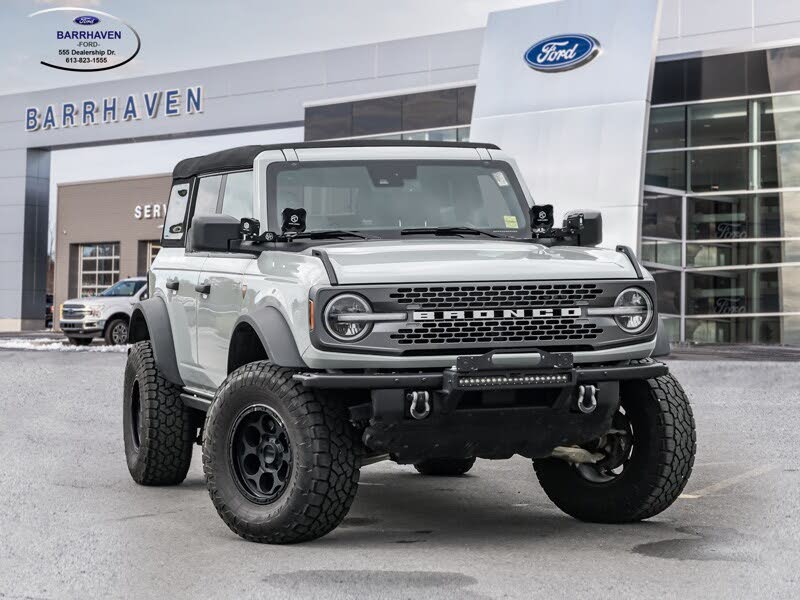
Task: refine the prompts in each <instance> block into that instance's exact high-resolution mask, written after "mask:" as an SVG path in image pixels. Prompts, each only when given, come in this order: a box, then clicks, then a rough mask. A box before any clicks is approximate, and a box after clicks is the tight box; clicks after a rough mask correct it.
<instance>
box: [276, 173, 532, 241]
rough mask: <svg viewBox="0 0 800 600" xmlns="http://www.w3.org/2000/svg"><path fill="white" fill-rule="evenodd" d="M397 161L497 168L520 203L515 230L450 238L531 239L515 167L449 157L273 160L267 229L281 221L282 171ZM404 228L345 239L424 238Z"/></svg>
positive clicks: (369, 231)
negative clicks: (278, 197) (519, 224)
mask: <svg viewBox="0 0 800 600" xmlns="http://www.w3.org/2000/svg"><path fill="white" fill-rule="evenodd" d="M398 163H401V164H402V163H405V164H409V163H411V164H414V165H418V166H419V165H423V166H436V165H441V166H469V167H484V168H487V169H493V170H497V171H502V172H503V174H504V175H505V177H506V179H507V181H508V183H509V185H510V187H511V189H512V190H513V192H514V195H515V197H516V198H517V201H518V202H519V206H520V209H521V212H522V224H521V226H520V227H519V228H518V229H507V228H476V229H478V230H479V231H485V232H489V233H492V234H495V235H496V236H497V238H491V237H488V236H487V237H483V236H476V235H463V234H455V233H454V234H452V235H453V237H468V238H470V239H473V240H474V239H484V240H491V239H502V238H508V239H510V240H530V239H531V226H530V205H529V204H528V198H527V196H526V195H525V192H524V191H523V189H522V186H521V185H520V182H519V180H518V178H517V174H516V172H515V171H514V168H513V167H512V166H511V164H510V163H508V162H507V161H504V160H463V159H462V160H452V159H450V160H448V159H416V158H414V159H406V158H402V159H366V158H365V159H347V160H313V161H293V162H273V163H271V164H270V165H268V166H267V170H266V171H267V173H266V175H267V177H266V184H267V185H266V191H267V207H266V210H267V212H266V214H267V223H268V228H269V230H270V231H278V232H279V231H280V230H281V223H280V215H279V214H278V209H277V192H278V175H279V174H280V173H281V172H284V171H296V170H301V169H303V168H314V167H317V168H325V167H352V166H357V167H359V166H366V165H369V166H372V165H376V166H388V165H396V164H398ZM461 225H466V224H458V225H455V226H456V227H458V226H461ZM403 229H408V228H406V227H404V228H395V229H371V228H370V229H366V228H365V229H353V231H356V232H357V233H360V234H363V235H365V236H366V237H367V239H364V240H362V239H358V238H356V237H352V238H351V237H349V236H348V238H347V240H348V241H353V242H364V241H370V240H374V239H376V238H379V239H413V238H424V234H421V235H419V236H413V238H412V237H410V236H405V235H402V231H403ZM307 231H309V232H313V231H325V230H323V229H309V230H307ZM430 235H431V236H432V237H433V236H435V234H434V233H430Z"/></svg>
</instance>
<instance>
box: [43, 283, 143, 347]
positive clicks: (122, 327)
mask: <svg viewBox="0 0 800 600" xmlns="http://www.w3.org/2000/svg"><path fill="white" fill-rule="evenodd" d="M146 298H147V278H146V277H131V278H128V279H122V280H120V281H118V282H117V283H115V284H114V285H112V286H111V287H110V288H108V289H107V290H105V291H103V292H100V295H99V296H91V297H89V298H74V299H71V300H67V301H66V302H64V303H63V304H62V305H61V311H60V316H59V320H58V326H59V328H60V329H61V331H63V332H64V335H66V336H67V339H68V340H69V343H70V344H73V345H75V346H88V345H89V344H91V343H92V340H93V339H94V338H96V337H102V338H104V339H105V341H106V343H107V344H109V345H117V344H126V343H127V342H128V324H129V323H130V320H131V313H132V312H133V307H134V305H135V304H136V303H137V302H139V301H141V300H145V299H146Z"/></svg>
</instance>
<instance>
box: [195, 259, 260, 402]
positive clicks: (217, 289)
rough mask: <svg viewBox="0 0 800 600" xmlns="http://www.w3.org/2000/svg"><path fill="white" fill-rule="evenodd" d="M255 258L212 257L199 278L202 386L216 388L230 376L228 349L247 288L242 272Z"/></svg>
mask: <svg viewBox="0 0 800 600" xmlns="http://www.w3.org/2000/svg"><path fill="white" fill-rule="evenodd" d="M253 260H255V258H254V257H252V256H250V255H246V254H211V255H210V256H209V257H208V260H207V261H206V263H205V265H204V266H203V272H202V273H201V275H200V280H199V284H198V289H199V290H200V294H199V297H198V300H197V349H198V358H199V366H200V373H199V377H200V379H201V380H202V383H201V385H202V386H203V387H205V388H209V389H217V388H218V387H219V386H220V384H221V383H222V382H223V381H224V380H225V377H227V376H228V349H229V348H230V341H231V336H232V335H233V328H234V326H235V325H236V321H237V319H238V318H239V315H240V314H241V309H242V303H243V301H244V296H245V292H246V291H247V290H246V287H245V286H244V276H243V273H244V271H245V269H246V268H247V266H248V265H249V264H250V262H251V261H253Z"/></svg>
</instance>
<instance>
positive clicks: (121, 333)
mask: <svg viewBox="0 0 800 600" xmlns="http://www.w3.org/2000/svg"><path fill="white" fill-rule="evenodd" d="M104 337H105V340H106V344H108V345H109V346H120V345H122V344H127V343H128V322H127V321H126V320H125V319H114V320H113V321H111V323H109V324H108V327H106V333H105V336H104Z"/></svg>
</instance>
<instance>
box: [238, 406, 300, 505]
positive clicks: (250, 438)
mask: <svg viewBox="0 0 800 600" xmlns="http://www.w3.org/2000/svg"><path fill="white" fill-rule="evenodd" d="M229 449H230V454H229V457H228V458H229V460H230V467H231V470H232V472H233V473H235V478H234V481H235V482H236V485H237V487H238V488H239V490H240V491H241V492H242V494H244V496H245V497H246V498H247V499H248V500H250V501H251V502H254V503H256V504H270V503H272V502H275V500H277V499H278V498H280V496H281V495H282V494H283V492H284V491H286V488H287V486H288V484H289V479H290V476H291V474H292V446H291V443H290V441H289V432H288V431H287V430H286V426H285V425H284V424H283V421H282V420H281V418H280V416H278V414H277V413H276V412H275V411H274V410H272V409H271V408H270V407H268V406H266V405H263V404H256V405H253V406H250V407H248V408H247V409H246V410H244V411H243V412H242V413H241V414H240V415H239V417H238V418H237V419H236V422H235V423H234V426H233V428H232V430H231V439H230V444H229Z"/></svg>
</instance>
